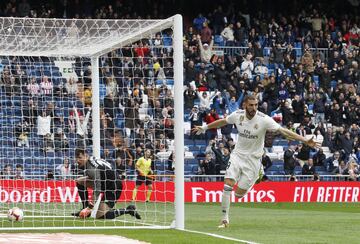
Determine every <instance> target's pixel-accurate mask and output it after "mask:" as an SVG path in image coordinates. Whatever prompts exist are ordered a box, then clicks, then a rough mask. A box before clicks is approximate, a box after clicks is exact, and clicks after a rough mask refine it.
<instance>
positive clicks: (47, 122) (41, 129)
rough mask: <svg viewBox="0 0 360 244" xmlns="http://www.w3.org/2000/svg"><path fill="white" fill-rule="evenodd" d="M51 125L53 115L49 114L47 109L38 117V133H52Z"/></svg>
mask: <svg viewBox="0 0 360 244" xmlns="http://www.w3.org/2000/svg"><path fill="white" fill-rule="evenodd" d="M50 127H51V116H50V115H48V114H47V113H46V112H45V111H43V112H42V114H41V115H39V116H38V118H37V134H38V135H39V136H45V135H47V134H50V133H51V131H50V129H51V128H50Z"/></svg>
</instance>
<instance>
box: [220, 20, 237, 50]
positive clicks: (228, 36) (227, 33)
mask: <svg viewBox="0 0 360 244" xmlns="http://www.w3.org/2000/svg"><path fill="white" fill-rule="evenodd" d="M221 36H222V37H223V38H225V40H226V45H227V46H232V44H233V43H234V40H235V38H234V26H233V24H229V25H228V26H227V27H225V29H223V31H222V32H221Z"/></svg>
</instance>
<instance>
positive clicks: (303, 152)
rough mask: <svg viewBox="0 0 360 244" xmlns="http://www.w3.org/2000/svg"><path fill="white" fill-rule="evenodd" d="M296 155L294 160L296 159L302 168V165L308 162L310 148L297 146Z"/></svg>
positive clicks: (301, 145) (301, 144) (303, 145)
mask: <svg viewBox="0 0 360 244" xmlns="http://www.w3.org/2000/svg"><path fill="white" fill-rule="evenodd" d="M296 151H297V155H296V158H297V159H298V163H299V164H300V166H301V167H303V166H304V164H305V163H306V162H307V161H308V160H309V158H310V147H308V146H307V145H305V144H303V143H300V144H299V145H298V146H297V149H296Z"/></svg>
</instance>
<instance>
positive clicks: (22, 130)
mask: <svg viewBox="0 0 360 244" xmlns="http://www.w3.org/2000/svg"><path fill="white" fill-rule="evenodd" d="M29 133H30V128H29V125H28V123H27V122H26V121H23V122H19V124H18V125H17V126H16V128H15V135H16V138H17V146H18V147H22V146H25V147H27V148H29V147H30V145H29V138H28V136H29Z"/></svg>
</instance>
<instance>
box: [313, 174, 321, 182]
mask: <svg viewBox="0 0 360 244" xmlns="http://www.w3.org/2000/svg"><path fill="white" fill-rule="evenodd" d="M312 181H320V175H319V174H318V173H315V174H314V175H313V178H312Z"/></svg>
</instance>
